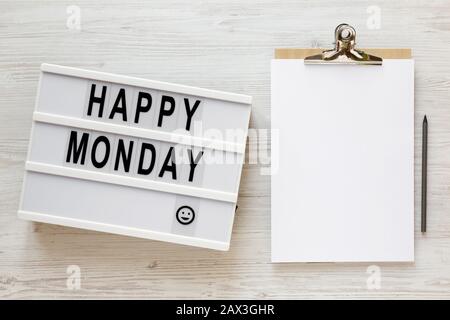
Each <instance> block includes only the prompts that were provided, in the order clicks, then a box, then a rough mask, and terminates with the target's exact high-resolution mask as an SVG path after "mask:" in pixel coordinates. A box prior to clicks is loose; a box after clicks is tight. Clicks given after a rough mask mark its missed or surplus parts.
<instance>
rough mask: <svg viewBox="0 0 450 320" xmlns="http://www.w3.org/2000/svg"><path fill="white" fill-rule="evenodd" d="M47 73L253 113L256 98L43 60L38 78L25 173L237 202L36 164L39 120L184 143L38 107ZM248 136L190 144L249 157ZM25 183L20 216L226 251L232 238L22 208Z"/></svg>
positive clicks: (227, 196) (214, 193)
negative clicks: (235, 106) (34, 148)
mask: <svg viewBox="0 0 450 320" xmlns="http://www.w3.org/2000/svg"><path fill="white" fill-rule="evenodd" d="M45 72H46V73H54V74H58V75H63V76H71V77H77V78H83V79H90V80H95V81H103V82H109V83H119V84H122V85H128V86H134V87H141V88H148V89H155V90H160V91H168V92H175V93H179V94H186V95H191V96H198V97H203V98H208V99H216V100H222V101H227V102H234V103H240V104H245V105H249V106H248V107H249V108H250V111H251V103H252V97H251V96H247V95H242V94H234V93H229V92H224V91H217V90H210V89H203V88H198V87H191V86H185V85H180V84H174V83H168V82H161V81H154V80H147V79H142V78H136V77H129V76H123V75H117V74H111V73H105V72H99V71H92V70H85V69H78V68H73V67H66V66H59V65H53V64H46V63H44V64H42V65H41V74H40V78H39V84H38V91H37V95H36V102H35V107H34V112H33V123H32V127H31V132H30V142H29V146H28V152H27V160H26V164H25V171H34V172H39V173H44V174H53V175H59V176H64V177H68V178H79V179H86V180H90V181H97V182H104V183H111V184H118V185H122V186H131V187H138V188H142V189H149V190H155V191H162V192H168V193H175V194H182V195H186V196H193V197H198V198H205V199H213V200H218V201H225V202H231V203H233V204H236V202H237V197H238V193H237V191H236V192H223V191H219V190H212V189H206V188H199V187H195V186H187V185H175V184H170V183H166V182H161V181H150V180H142V179H138V178H134V177H127V176H119V175H114V174H110V173H103V172H94V171H87V170H82V169H77V168H69V167H59V166H55V165H51V164H43V163H36V162H33V161H30V160H29V157H30V154H31V146H32V141H31V139H32V137H33V131H34V126H35V123H36V122H43V123H50V124H57V125H62V126H66V127H76V128H82V129H90V130H95V131H100V132H109V133H113V134H120V135H127V136H134V137H141V138H149V139H154V140H158V141H166V142H173V141H180V143H183V142H182V139H181V140H179V138H180V137H181V136H183V135H180V134H176V133H172V132H164V131H158V130H152V129H143V128H136V127H130V126H126V125H120V124H114V123H105V122H100V121H96V120H88V119H82V118H76V117H69V116H63V115H56V114H51V113H45V112H39V111H37V107H38V104H39V97H40V88H41V81H42V75H43V73H45ZM250 111H249V113H250ZM249 118H250V117H249ZM247 130H248V124H247V127H246V131H247ZM246 140H247V134H246V135H245V138H244V139H243V143H232V142H227V141H217V140H212V139H207V138H202V137H192V136H190V137H189V144H190V145H193V146H199V147H205V148H211V149H217V150H222V151H225V152H234V153H239V154H242V155H245V147H246ZM242 167H243V164H241V166H240V170H239V174H238V182H237V189H238V188H239V184H240V179H241V175H242ZM25 185H26V175H25V176H24V180H23V184H22V194H21V198H20V207H19V210H18V217H19V218H22V219H24V220H30V221H36V222H43V223H51V224H57V225H63V226H68V227H75V228H82V229H88V230H94V231H100V232H108V233H113V234H120V235H127V236H133V237H139V238H145V239H150V240H159V241H168V242H173V243H178V244H184V245H193V246H198V247H204V248H210V249H216V250H223V251H224V250H228V249H229V243H228V242H221V241H214V240H208V239H202V238H195V237H188V236H184V235H178V234H172V233H165V232H158V231H152V230H146V229H138V228H132V227H127V226H119V225H111V224H106V223H100V222H95V221H88V220H81V219H73V218H67V217H60V216H55V215H49V214H45V213H39V212H32V211H26V210H21V209H20V208H22V204H23V199H24V193H25ZM233 220H234V215H233ZM232 227H233V221H232V222H231V224H230V230H229V231H228V232H229V233H230V234H231V232H232V230H231V229H232Z"/></svg>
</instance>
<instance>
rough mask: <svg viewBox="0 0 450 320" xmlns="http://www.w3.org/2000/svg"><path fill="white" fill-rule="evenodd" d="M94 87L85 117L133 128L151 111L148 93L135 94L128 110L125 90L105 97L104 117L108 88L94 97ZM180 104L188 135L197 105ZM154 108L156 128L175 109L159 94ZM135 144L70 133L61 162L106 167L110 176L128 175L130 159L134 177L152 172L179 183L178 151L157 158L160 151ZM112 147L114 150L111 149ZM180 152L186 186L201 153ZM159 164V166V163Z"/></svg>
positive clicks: (166, 96) (170, 150)
mask: <svg viewBox="0 0 450 320" xmlns="http://www.w3.org/2000/svg"><path fill="white" fill-rule="evenodd" d="M96 86H97V85H96V84H91V88H90V93H89V100H88V102H87V108H86V109H85V110H86V115H85V116H86V117H95V118H96V119H102V118H105V117H106V118H107V119H116V118H119V119H121V120H122V121H124V122H127V121H133V122H134V123H136V124H137V123H139V119H140V116H141V115H142V114H144V113H148V112H149V111H150V110H151V108H153V107H154V106H153V101H154V98H153V96H152V94H151V93H149V92H145V91H139V90H138V91H137V92H136V93H135V94H137V99H136V105H134V106H132V105H131V101H128V100H127V92H126V90H127V89H125V88H120V89H119V90H118V91H117V94H116V95H114V96H109V102H110V105H112V107H111V108H110V111H109V112H108V113H107V112H105V110H106V107H105V104H106V101H107V99H106V97H107V94H108V90H109V88H108V86H107V85H102V88H101V93H100V95H98V94H97V95H96ZM128 90H132V89H128ZM128 96H129V95H128ZM182 102H183V107H184V108H183V109H184V111H185V112H186V123H185V126H184V128H185V129H186V130H188V131H189V130H190V127H191V121H192V117H193V115H194V114H195V112H196V111H197V110H198V107H199V105H200V102H201V101H200V100H197V99H195V101H191V99H189V98H184V99H183V100H182ZM155 107H157V108H158V113H157V126H158V127H161V126H162V125H163V122H164V121H165V120H166V119H167V118H169V117H171V116H174V114H175V109H176V108H177V106H176V99H175V98H174V97H172V96H170V94H163V95H162V96H161V101H160V104H159V106H155ZM128 108H135V113H134V117H133V119H129V118H128V114H129V113H128ZM138 140H139V139H135V140H133V139H132V138H131V139H123V138H120V137H116V136H112V135H107V134H103V135H98V134H96V135H93V134H91V133H88V132H78V131H76V130H71V131H70V134H69V142H68V144H67V150H66V156H65V162H66V164H74V165H78V166H87V163H91V164H92V165H93V167H94V168H96V169H103V168H105V167H108V168H110V170H111V171H113V172H114V171H116V172H118V171H121V170H123V171H124V172H125V173H132V172H131V164H132V163H136V161H135V160H136V159H133V156H134V157H137V168H135V169H134V170H133V171H134V173H135V174H137V175H140V176H143V177H145V176H149V175H151V174H152V173H153V172H155V171H156V175H157V176H158V177H159V178H164V177H165V176H169V177H170V178H171V179H172V180H175V181H176V180H179V177H180V176H181V175H180V174H179V171H180V170H179V169H178V168H177V165H178V164H180V161H178V160H179V159H176V154H179V152H180V151H177V152H175V147H174V146H170V147H169V148H168V150H167V151H166V152H165V154H164V155H162V154H161V155H158V154H157V152H158V151H161V149H162V148H157V147H156V146H155V144H154V143H152V142H151V141H148V142H139V141H138ZM114 146H116V147H115V148H114ZM182 148H183V147H182ZM166 149H167V148H165V149H164V150H166ZM182 152H185V155H186V157H183V159H186V158H187V159H188V161H189V163H188V164H189V170H190V171H189V176H188V178H187V179H188V182H193V181H194V175H195V170H196V168H197V165H198V163H199V161H200V160H201V159H202V156H203V151H194V150H193V148H191V147H189V146H185V147H184V150H182ZM157 159H164V161H162V164H161V165H160V167H159V168H157V163H156V161H157ZM159 162H160V163H161V161H159ZM109 165H111V166H109Z"/></svg>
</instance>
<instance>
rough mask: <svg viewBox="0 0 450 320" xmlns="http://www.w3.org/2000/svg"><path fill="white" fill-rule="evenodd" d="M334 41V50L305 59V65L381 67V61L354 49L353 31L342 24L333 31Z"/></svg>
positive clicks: (354, 32)
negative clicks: (363, 65)
mask: <svg viewBox="0 0 450 320" xmlns="http://www.w3.org/2000/svg"><path fill="white" fill-rule="evenodd" d="M334 37H335V39H336V44H335V48H334V49H331V50H325V51H323V52H322V53H321V54H316V55H313V56H309V57H306V58H305V64H365V65H381V64H382V63H383V59H382V58H380V57H376V56H373V55H370V54H367V53H365V52H363V51H361V50H357V49H355V44H356V42H355V38H356V31H355V29H354V28H353V27H352V26H350V25H348V24H346V23H342V24H340V25H338V26H337V27H336V30H335V31H334Z"/></svg>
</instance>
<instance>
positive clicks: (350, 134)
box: [271, 59, 414, 262]
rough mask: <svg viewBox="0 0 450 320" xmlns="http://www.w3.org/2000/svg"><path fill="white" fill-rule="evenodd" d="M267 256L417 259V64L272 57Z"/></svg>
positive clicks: (326, 259) (298, 259)
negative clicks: (269, 249)
mask: <svg viewBox="0 0 450 320" xmlns="http://www.w3.org/2000/svg"><path fill="white" fill-rule="evenodd" d="M271 80H272V84H271V86H272V102H271V105H272V106H271V108H272V130H274V131H273V132H272V177H271V180H272V182H271V186H272V212H271V215H272V218H271V222H272V226H271V228H272V261H273V262H371V261H372V262H377V261H414V61H413V60H411V59H384V61H383V65H382V66H367V65H366V66H361V65H360V66H358V65H353V66H349V65H346V66H343V65H327V66H325V65H304V61H303V60H302V59H276V60H273V61H272V79H271Z"/></svg>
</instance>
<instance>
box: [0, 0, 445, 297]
mask: <svg viewBox="0 0 450 320" xmlns="http://www.w3.org/2000/svg"><path fill="white" fill-rule="evenodd" d="M74 4H76V5H78V6H79V8H80V9H81V30H80V31H76V30H71V29H69V28H68V27H67V26H66V20H67V18H68V17H69V14H67V13H66V9H67V7H68V6H70V5H74ZM370 5H378V6H379V7H380V9H381V28H380V29H376V30H372V29H369V28H368V27H367V26H366V21H367V19H368V18H369V16H370V14H369V13H367V12H366V10H367V8H368V7H369V6H370ZM449 12H450V3H449V2H448V1H445V0H438V1H405V0H402V1H377V2H376V3H373V2H371V1H339V2H338V1H323V0H316V1H275V0H270V1H269V0H261V1H243V0H232V1H218V0H215V1H199V0H193V1H185V2H184V1H180V0H178V1H167V0H164V1H163V0H158V1H151V2H150V1H148V2H145V1H95V2H92V1H76V3H72V2H60V1H0V49H1V50H0V298H5V299H11V298H57V297H59V298H319V297H321V298H416V297H421V298H450V201H449V200H450V105H449V102H450V62H449V61H450V60H449V59H448V52H449V51H450V15H449ZM341 22H348V23H350V24H352V25H354V26H355V27H356V28H357V31H359V33H358V42H359V44H360V45H361V46H364V47H398V46H401V47H411V48H412V49H413V56H414V58H415V59H416V121H415V122H416V164H415V168H416V212H415V213H416V214H415V216H416V223H415V225H416V262H415V263H414V264H386V263H380V264H378V266H379V267H380V268H381V283H380V285H381V287H380V289H369V288H368V287H367V284H366V281H367V278H368V276H369V275H368V274H367V273H366V269H367V267H368V266H369V264H282V265H275V264H271V263H270V262H269V260H270V254H269V253H270V232H269V230H270V228H269V227H270V225H269V221H270V210H269V208H270V177H269V176H263V175H261V174H260V168H261V167H262V166H263V165H261V164H247V165H245V168H244V173H243V177H242V183H241V190H240V197H239V201H238V204H239V210H238V213H237V218H236V220H235V225H234V231H233V237H232V244H231V250H230V251H229V252H225V253H224V252H214V251H210V250H204V249H197V248H190V247H185V246H178V245H173V244H166V243H160V242H154V241H147V240H141V239H134V238H128V237H121V236H115V235H109V234H103V233H97V232H89V231H83V230H78V229H71V228H65V227H59V226H52V225H46V224H37V223H34V224H33V223H29V222H24V221H20V220H18V219H17V217H16V211H17V208H18V201H19V195H20V190H21V183H22V178H23V172H24V160H25V156H26V150H27V145H28V139H29V131H30V125H31V115H32V111H33V107H34V99H35V94H36V88H37V79H38V74H39V72H38V70H39V65H40V63H42V62H50V63H56V64H62V65H69V66H75V67H84V68H90V69H94V70H101V71H108V72H115V73H120V74H126V75H133V76H139V77H145V78H149V79H155V80H162V81H171V82H177V83H182V84H188V85H194V86H201V87H205V88H211V89H219V90H226V91H231V92H237V93H244V94H249V95H252V96H253V97H254V100H253V101H254V104H253V110H252V111H253V112H252V119H251V127H252V128H257V129H264V128H269V127H270V118H269V115H270V83H269V65H270V64H269V62H270V59H271V58H272V56H273V49H274V48H275V47H296V46H298V47H311V46H328V45H329V44H330V43H331V42H332V31H333V30H334V27H335V26H336V25H337V24H339V23H341ZM424 113H426V114H427V116H428V119H429V123H430V131H429V139H430V142H429V220H428V233H427V234H426V235H421V234H420V210H419V206H420V150H421V142H420V136H421V135H420V133H421V130H420V128H421V120H422V116H423V114H424ZM264 149H267V146H266V145H265V144H264ZM69 265H78V266H79V267H80V269H81V288H80V289H79V290H69V289H68V288H67V285H66V281H67V276H68V275H67V274H66V269H67V267H68V266H69Z"/></svg>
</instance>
